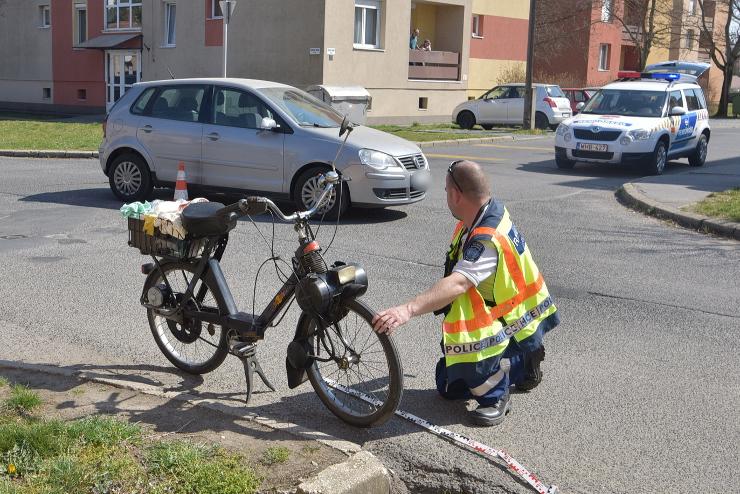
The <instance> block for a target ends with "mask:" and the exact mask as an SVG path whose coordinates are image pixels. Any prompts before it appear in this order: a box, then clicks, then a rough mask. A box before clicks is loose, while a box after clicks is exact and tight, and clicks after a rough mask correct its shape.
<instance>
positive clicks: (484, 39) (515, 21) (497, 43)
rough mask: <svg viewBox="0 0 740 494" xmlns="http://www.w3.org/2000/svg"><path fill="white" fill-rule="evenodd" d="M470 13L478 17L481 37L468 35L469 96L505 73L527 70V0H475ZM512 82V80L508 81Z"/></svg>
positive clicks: (482, 89) (497, 80)
mask: <svg viewBox="0 0 740 494" xmlns="http://www.w3.org/2000/svg"><path fill="white" fill-rule="evenodd" d="M472 8H473V11H472V14H473V15H478V16H480V23H481V24H480V28H479V30H480V31H481V32H480V33H479V34H480V37H473V36H472V35H471V36H470V77H469V80H468V97H478V96H480V95H481V94H482V93H484V92H485V91H487V90H489V89H490V88H491V87H492V86H494V85H495V84H497V83H498V82H506V81H503V80H499V79H501V77H504V78H506V76H505V75H504V74H510V73H516V72H521V73H523V72H524V71H525V70H526V61H527V35H528V29H529V2H525V1H514V2H501V1H498V0H474V1H473V6H472ZM508 82H515V81H508Z"/></svg>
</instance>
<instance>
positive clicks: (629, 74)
mask: <svg viewBox="0 0 740 494" xmlns="http://www.w3.org/2000/svg"><path fill="white" fill-rule="evenodd" d="M640 77H642V74H640V73H639V72H637V71H636V70H620V71H619V72H617V79H639V78H640Z"/></svg>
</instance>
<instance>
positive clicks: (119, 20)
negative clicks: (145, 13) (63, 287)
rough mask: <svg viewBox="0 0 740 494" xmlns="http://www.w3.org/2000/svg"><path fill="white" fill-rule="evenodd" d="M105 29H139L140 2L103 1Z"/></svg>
mask: <svg viewBox="0 0 740 494" xmlns="http://www.w3.org/2000/svg"><path fill="white" fill-rule="evenodd" d="M105 28H106V29H108V30H111V29H141V0H138V1H137V0H105Z"/></svg>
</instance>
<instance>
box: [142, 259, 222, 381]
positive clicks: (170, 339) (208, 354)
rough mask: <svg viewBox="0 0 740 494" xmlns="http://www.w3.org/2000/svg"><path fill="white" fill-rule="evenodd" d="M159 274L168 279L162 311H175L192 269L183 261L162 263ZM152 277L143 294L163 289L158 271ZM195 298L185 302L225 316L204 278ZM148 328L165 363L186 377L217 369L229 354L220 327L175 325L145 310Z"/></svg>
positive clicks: (186, 322)
mask: <svg viewBox="0 0 740 494" xmlns="http://www.w3.org/2000/svg"><path fill="white" fill-rule="evenodd" d="M162 271H163V272H164V275H165V276H166V277H167V282H168V283H169V285H170V288H171V291H170V290H169V289H168V290H164V291H165V296H166V297H165V301H164V308H165V309H167V308H174V307H176V306H179V305H180V304H182V303H183V298H184V297H183V294H184V293H185V292H186V291H187V289H188V284H189V283H190V280H191V279H192V278H193V276H194V271H195V267H194V266H193V265H192V264H190V263H186V262H176V263H171V264H162ZM155 273H157V274H156V275H155V276H154V277H153V278H150V281H149V283H148V284H147V286H146V287H144V292H145V293H146V292H147V290H148V289H149V288H151V287H157V286H159V287H162V288H163V289H164V288H165V285H164V280H163V278H162V274H161V273H160V272H159V271H158V270H157V271H155ZM193 293H194V294H195V297H193V298H191V299H190V300H188V301H185V302H184V303H185V304H186V305H191V306H192V308H194V309H195V308H198V309H200V310H202V311H208V312H213V313H217V314H225V309H224V308H223V307H221V305H220V304H219V302H218V300H217V299H216V297H214V295H213V294H214V291H213V290H212V288H211V287H210V286H208V283H207V282H206V281H205V280H204V279H200V280H199V281H198V283H197V285H196V286H195V290H194V291H193ZM147 317H148V319H149V327H150V328H151V330H152V335H153V336H154V341H156V342H157V346H158V347H159V349H160V350H161V351H162V353H163V354H164V356H165V357H167V360H169V361H170V362H172V364H173V365H175V366H176V367H177V368H179V369H182V370H184V371H185V372H187V373H189V374H205V373H206V372H210V371H212V370H214V369H215V368H217V367H218V366H219V365H221V363H223V361H224V359H225V358H226V355H228V341H227V335H226V330H224V328H223V327H222V326H220V325H216V324H208V323H204V322H203V321H198V320H195V319H193V320H183V321H182V322H176V321H174V320H172V319H168V318H167V317H165V316H164V315H162V314H161V313H160V312H158V311H157V310H156V309H147Z"/></svg>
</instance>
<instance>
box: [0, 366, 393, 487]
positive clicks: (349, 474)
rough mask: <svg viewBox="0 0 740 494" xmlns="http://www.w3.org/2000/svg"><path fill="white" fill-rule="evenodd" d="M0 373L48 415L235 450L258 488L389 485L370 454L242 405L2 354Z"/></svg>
mask: <svg viewBox="0 0 740 494" xmlns="http://www.w3.org/2000/svg"><path fill="white" fill-rule="evenodd" d="M0 377H4V378H6V379H7V380H8V381H9V382H11V383H18V384H23V385H26V386H28V387H29V388H31V389H32V390H35V391H36V392H37V393H39V395H40V396H41V398H42V401H43V403H44V405H43V408H42V410H41V411H42V413H43V415H44V416H45V417H48V418H59V419H62V420H64V421H68V420H74V419H78V418H82V417H88V416H95V415H105V416H112V417H117V418H118V419H122V420H124V421H128V422H129V423H136V424H139V425H141V426H142V427H144V429H145V430H146V431H148V434H149V436H150V437H153V438H154V439H156V440H173V439H175V440H189V441H193V442H196V443H207V444H217V445H219V446H222V447H224V448H227V449H229V450H231V451H234V452H237V453H240V454H242V455H243V456H245V457H246V458H247V459H248V460H249V463H250V464H251V465H254V470H255V471H256V473H257V474H258V475H259V476H260V477H261V478H262V479H263V481H262V484H261V485H260V487H259V488H258V490H257V493H281V494H309V493H310V494H365V493H370V494H386V493H389V492H390V490H391V483H392V481H391V477H390V472H389V471H388V470H387V469H386V468H385V467H384V466H383V465H382V463H381V462H380V461H379V460H378V459H377V458H375V456H373V455H372V454H371V453H369V452H367V451H362V450H358V448H357V446H356V445H354V444H351V443H347V442H346V441H340V440H336V439H334V438H331V436H327V435H325V434H322V433H320V432H318V431H309V430H305V429H303V428H301V427H299V426H297V425H295V424H288V423H281V422H276V421H274V420H270V419H266V418H263V417H258V416H255V415H254V414H252V413H250V412H249V408H248V407H246V406H240V407H238V408H237V407H233V406H232V407H226V406H219V403H214V402H212V401H207V400H202V399H198V398H196V397H195V396H190V395H187V394H184V393H172V392H167V391H161V390H159V389H158V388H155V387H152V386H148V385H144V384H140V383H136V382H132V381H129V380H117V379H109V378H101V377H99V376H91V375H86V373H85V372H80V371H75V370H73V369H69V368H65V367H56V366H46V365H35V364H28V363H23V362H15V361H7V360H0ZM0 391H2V390H0ZM322 438H323V439H322ZM345 443H346V444H345ZM350 446H352V447H350ZM278 448H279V449H281V450H283V451H285V452H286V455H285V456H286V458H285V459H284V460H282V461H281V462H277V463H272V462H269V463H265V460H264V457H265V455H266V454H269V452H270V450H273V449H278Z"/></svg>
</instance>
